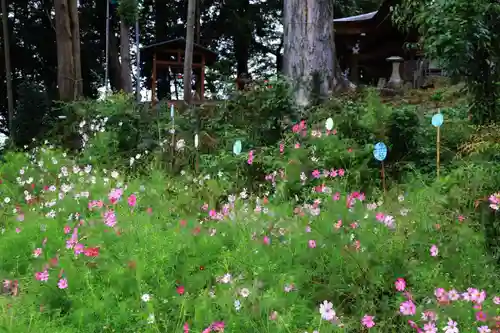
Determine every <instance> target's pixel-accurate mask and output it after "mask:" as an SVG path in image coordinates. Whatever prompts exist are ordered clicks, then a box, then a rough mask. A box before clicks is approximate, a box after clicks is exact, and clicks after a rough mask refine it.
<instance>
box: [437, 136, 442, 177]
mask: <svg viewBox="0 0 500 333" xmlns="http://www.w3.org/2000/svg"><path fill="white" fill-rule="evenodd" d="M440 146H441V131H440V127H438V128H437V135H436V166H437V177H438V178H439V164H440V163H439V162H440V161H439V155H440V153H439V150H440Z"/></svg>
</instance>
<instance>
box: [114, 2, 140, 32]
mask: <svg viewBox="0 0 500 333" xmlns="http://www.w3.org/2000/svg"><path fill="white" fill-rule="evenodd" d="M138 5H139V3H138V1H137V0H120V2H119V3H118V15H120V18H121V19H122V20H124V21H125V24H126V25H127V26H131V25H133V24H134V22H135V20H136V18H137V14H138V12H137V8H138Z"/></svg>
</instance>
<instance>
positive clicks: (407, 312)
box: [399, 300, 417, 316]
mask: <svg viewBox="0 0 500 333" xmlns="http://www.w3.org/2000/svg"><path fill="white" fill-rule="evenodd" d="M416 310H417V309H416V307H415V304H414V303H413V302H412V301H410V300H408V301H404V302H403V303H401V305H400V306H399V312H401V314H403V315H404V316H413V315H414V314H415V312H416Z"/></svg>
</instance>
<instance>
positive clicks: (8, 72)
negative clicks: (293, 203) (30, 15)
mask: <svg viewBox="0 0 500 333" xmlns="http://www.w3.org/2000/svg"><path fill="white" fill-rule="evenodd" d="M1 1H2V27H3V28H2V29H3V44H4V55H5V77H6V79H7V107H8V114H9V118H8V123H7V126H8V129H9V136H10V137H11V138H13V137H14V134H13V133H12V118H13V117H14V92H13V88H12V67H11V64H10V41H9V37H10V36H9V23H8V22H9V21H8V19H9V15H8V12H7V1H6V0H1Z"/></svg>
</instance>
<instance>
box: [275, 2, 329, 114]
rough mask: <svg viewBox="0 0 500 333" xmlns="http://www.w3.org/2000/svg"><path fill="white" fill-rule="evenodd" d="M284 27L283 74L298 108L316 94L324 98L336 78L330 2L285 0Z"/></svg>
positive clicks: (306, 103) (307, 102) (308, 102)
mask: <svg viewBox="0 0 500 333" xmlns="http://www.w3.org/2000/svg"><path fill="white" fill-rule="evenodd" d="M283 25H284V59H283V70H284V73H285V75H286V76H287V77H288V78H289V79H291V81H292V84H293V86H294V91H295V99H296V102H297V104H299V105H302V106H306V105H309V104H310V103H311V101H312V98H313V97H314V96H313V95H314V94H315V93H316V94H317V95H318V97H320V98H324V97H327V96H328V93H329V91H331V90H332V87H333V84H334V78H335V42H334V35H333V2H332V1H331V0H285V1H284V10H283Z"/></svg>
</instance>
